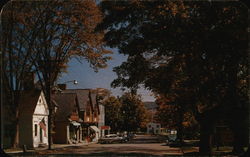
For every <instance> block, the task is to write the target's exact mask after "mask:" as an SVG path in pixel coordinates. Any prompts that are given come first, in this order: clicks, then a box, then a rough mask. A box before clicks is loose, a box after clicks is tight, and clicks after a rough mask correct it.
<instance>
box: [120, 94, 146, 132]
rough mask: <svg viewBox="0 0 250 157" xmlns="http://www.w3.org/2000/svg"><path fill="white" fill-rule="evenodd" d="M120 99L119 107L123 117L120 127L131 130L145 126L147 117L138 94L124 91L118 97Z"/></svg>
mask: <svg viewBox="0 0 250 157" xmlns="http://www.w3.org/2000/svg"><path fill="white" fill-rule="evenodd" d="M120 101H121V104H122V106H121V109H120V111H121V115H122V118H123V123H122V124H123V125H122V126H123V128H122V129H123V130H124V131H128V132H131V131H137V130H138V129H143V128H146V123H147V122H148V120H149V117H148V114H147V111H146V109H145V106H144V103H143V102H142V100H141V98H140V96H139V95H136V94H131V93H128V92H126V93H124V94H123V95H122V96H121V97H120Z"/></svg>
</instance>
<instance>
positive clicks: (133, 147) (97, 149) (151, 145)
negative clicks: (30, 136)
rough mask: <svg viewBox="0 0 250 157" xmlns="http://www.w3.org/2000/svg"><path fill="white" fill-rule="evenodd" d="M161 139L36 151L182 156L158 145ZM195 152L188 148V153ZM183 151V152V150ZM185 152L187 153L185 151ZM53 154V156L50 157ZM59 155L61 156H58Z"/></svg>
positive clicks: (164, 146)
mask: <svg viewBox="0 0 250 157" xmlns="http://www.w3.org/2000/svg"><path fill="white" fill-rule="evenodd" d="M161 140H162V139H161V138H160V137H158V136H147V135H138V136H137V137H136V138H135V139H134V140H132V141H130V142H129V143H118V144H89V145H77V146H68V147H64V148H56V149H54V150H43V151H42V150H41V151H37V153H38V154H40V155H39V156H45V155H46V156H47V155H48V154H51V155H49V156H48V157H57V156H61V155H62V154H64V155H63V157H65V156H72V154H74V156H75V155H76V156H78V155H79V156H113V157H116V156H117V157H119V156H123V157H124V156H169V155H182V154H183V149H180V148H171V147H169V146H166V145H165V143H159V142H160V141H161ZM190 150H191V151H197V150H196V149H195V148H193V149H192V148H191V149H190V148H189V151H190ZM184 151H185V150H184ZM185 152H187V151H185ZM52 154H53V155H52ZM57 154H58V155H57ZM59 154H61V155H59Z"/></svg>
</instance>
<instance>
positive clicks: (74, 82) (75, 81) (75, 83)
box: [62, 80, 78, 85]
mask: <svg viewBox="0 0 250 157" xmlns="http://www.w3.org/2000/svg"><path fill="white" fill-rule="evenodd" d="M69 82H73V84H74V85H77V84H78V82H77V80H71V81H66V82H63V83H62V84H66V83H69Z"/></svg>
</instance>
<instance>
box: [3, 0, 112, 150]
mask: <svg viewBox="0 0 250 157" xmlns="http://www.w3.org/2000/svg"><path fill="white" fill-rule="evenodd" d="M101 20H102V13H101V12H100V11H99V9H98V7H97V6H96V4H95V2H94V1H80V0H74V1H71V2H68V1H53V2H47V1H39V2H35V3H34V2H29V1H11V3H8V6H6V7H5V10H4V11H3V15H2V21H4V22H3V29H2V32H3V34H4V38H2V40H1V44H2V47H3V58H4V63H3V73H4V76H5V80H4V81H5V83H6V88H5V90H7V91H10V92H12V93H13V92H14V91H16V90H17V89H19V90H21V89H23V81H24V80H25V79H24V74H25V73H27V72H31V71H33V72H35V73H36V76H37V78H38V80H39V82H40V86H41V88H42V90H43V92H44V93H45V96H46V100H47V102H48V105H49V109H50V111H51V112H50V113H52V111H53V110H52V109H53V106H52V105H51V103H50V92H51V87H52V86H54V82H55V80H56V79H57V78H58V74H60V73H61V72H62V71H63V70H64V69H65V68H66V65H67V63H68V61H69V60H70V59H71V58H72V57H76V58H77V59H78V60H85V61H87V62H89V63H90V66H91V67H92V68H94V69H95V70H97V69H98V68H104V67H105V66H106V61H107V60H109V59H110V57H108V56H106V55H107V54H108V53H110V51H107V50H106V49H104V47H103V44H104V41H103V35H104V32H103V31H99V32H97V31H95V27H96V25H97V24H98V23H99V22H100V21H101ZM17 87H18V88H17ZM10 95H13V94H10ZM13 98H14V97H13ZM15 98H18V97H15ZM11 100H12V99H11ZM13 102H14V101H13ZM17 102H18V99H16V100H15V103H10V104H12V105H10V106H13V112H14V113H15V114H14V115H16V116H15V117H16V120H15V124H17V122H18V105H17V104H18V103H17ZM49 119H51V117H49ZM50 125H51V120H49V126H50ZM16 128H17V127H16ZM14 130H16V129H14ZM50 136H51V135H50V131H49V139H51V138H50ZM49 141H50V145H49V146H51V140H49ZM15 143H17V142H13V145H16V144H15Z"/></svg>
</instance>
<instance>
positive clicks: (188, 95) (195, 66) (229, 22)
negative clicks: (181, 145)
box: [100, 0, 249, 154]
mask: <svg viewBox="0 0 250 157" xmlns="http://www.w3.org/2000/svg"><path fill="white" fill-rule="evenodd" d="M102 9H103V12H104V13H105V15H106V16H105V18H104V21H103V23H102V25H100V28H105V29H108V30H109V31H108V32H107V34H106V35H105V39H106V40H107V44H108V45H109V46H111V47H116V48H118V49H119V52H120V53H121V54H125V55H128V59H127V61H126V62H123V63H122V64H121V65H120V66H118V67H116V68H115V69H114V71H115V72H116V73H117V76H118V77H117V79H115V80H114V81H113V85H114V86H123V87H128V88H132V89H136V88H138V86H139V85H140V84H143V85H144V86H145V87H146V88H148V89H151V90H152V91H154V92H156V93H158V94H163V95H170V96H171V97H172V96H173V97H174V102H175V104H177V105H178V106H179V107H180V108H179V109H180V110H181V112H180V113H181V114H180V115H179V116H180V117H183V114H184V112H182V111H183V110H184V109H185V108H186V107H187V108H190V109H191V110H192V111H193V113H194V114H195V117H196V120H197V121H198V122H199V124H200V132H201V136H200V152H201V153H202V154H210V153H211V136H212V134H213V130H214V124H215V123H216V121H217V120H218V119H227V120H228V124H229V125H230V127H231V129H232V130H233V132H234V136H235V138H234V139H235V141H234V150H233V152H234V153H236V154H241V153H242V152H243V145H244V144H243V142H242V141H244V135H243V134H242V133H241V131H240V130H245V129H244V128H246V126H247V125H246V124H247V123H246V117H247V112H246V111H247V106H248V103H247V101H246V100H247V99H246V97H245V96H246V95H247V92H246V91H245V92H243V90H239V87H240V86H239V83H240V82H241V83H243V82H245V83H243V84H245V85H246V81H243V80H248V78H249V76H248V74H247V73H245V72H243V71H245V70H246V69H245V68H244V67H247V64H248V63H247V45H248V44H247V27H248V25H247V15H248V13H247V8H246V7H245V6H244V5H243V4H242V3H240V2H223V3H222V2H213V1H202V2H197V1H192V2H190V1H137V0H134V1H129V2H128V1H119V2H117V1H103V2H102ZM243 73H244V74H243ZM228 115H231V116H228ZM180 119H183V118H180ZM239 121H242V122H243V123H238V122H239ZM180 124H181V123H180ZM239 128H241V129H239Z"/></svg>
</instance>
